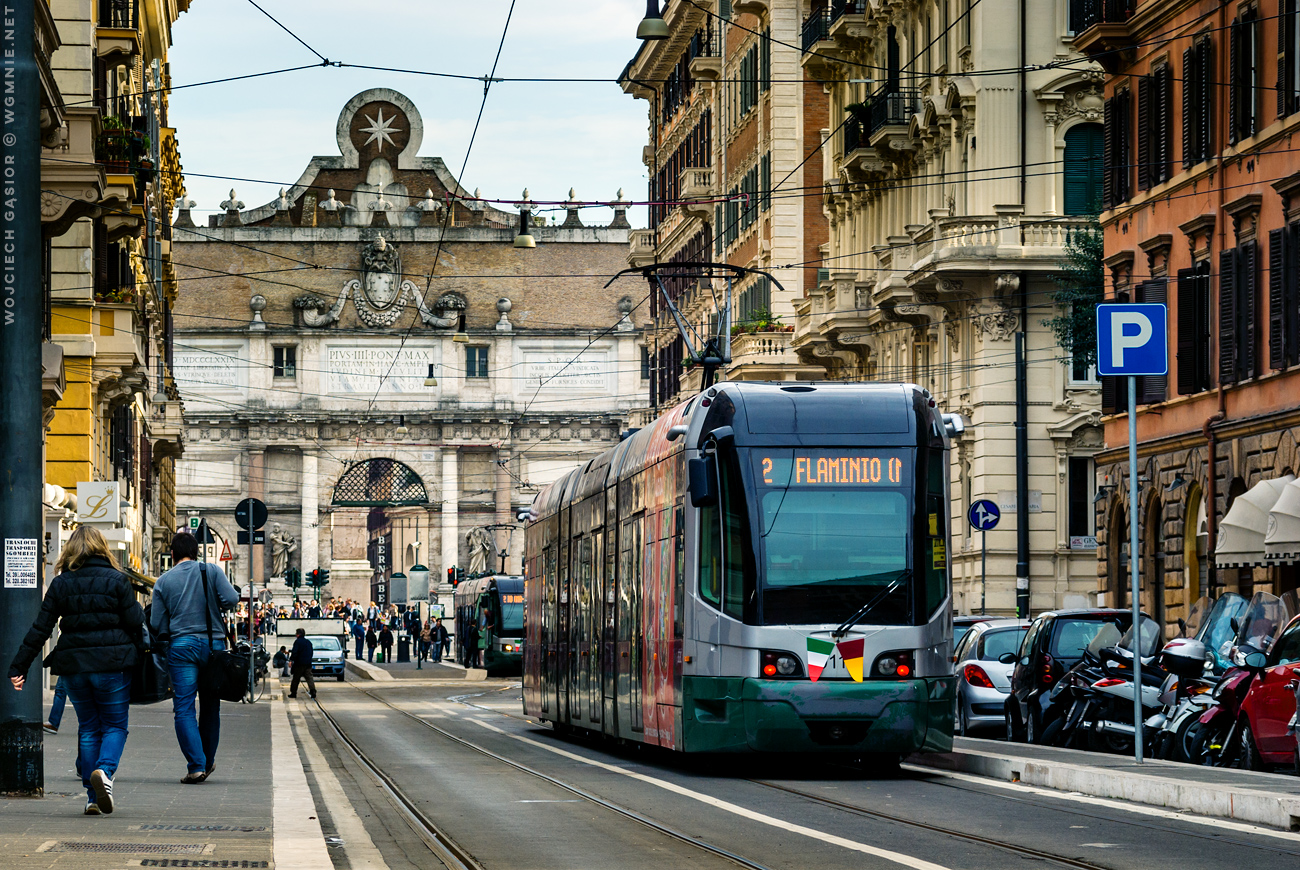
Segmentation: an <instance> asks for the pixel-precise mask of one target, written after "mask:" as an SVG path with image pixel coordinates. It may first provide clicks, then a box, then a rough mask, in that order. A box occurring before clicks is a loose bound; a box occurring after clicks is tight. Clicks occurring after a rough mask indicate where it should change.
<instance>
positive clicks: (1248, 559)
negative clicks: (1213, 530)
mask: <svg viewBox="0 0 1300 870" xmlns="http://www.w3.org/2000/svg"><path fill="white" fill-rule="evenodd" d="M1294 480H1295V475H1293V474H1288V475H1286V476H1285V477H1277V478H1274V479H1272V480H1261V481H1260V482H1259V483H1257V484H1255V485H1254V486H1252V487H1251V488H1250V489H1249V490H1247V491H1246V492H1244V493H1242V494H1241V495H1239V496H1238V497H1237V500H1236V501H1234V502H1233V503H1232V508H1231V509H1230V510H1229V511H1228V515H1227V516H1225V517H1224V518H1223V520H1222V521H1221V522H1220V523H1219V540H1218V543H1217V544H1216V546H1215V548H1214V564H1215V565H1217V566H1218V567H1220V568H1231V567H1233V566H1236V565H1263V564H1264V563H1265V559H1264V538H1265V536H1266V535H1267V534H1268V513H1269V511H1271V510H1272V509H1273V505H1275V504H1277V501H1278V499H1279V498H1280V497H1281V495H1282V490H1284V489H1285V488H1286V487H1287V485H1288V484H1290V483H1292V482H1293V481H1294Z"/></svg>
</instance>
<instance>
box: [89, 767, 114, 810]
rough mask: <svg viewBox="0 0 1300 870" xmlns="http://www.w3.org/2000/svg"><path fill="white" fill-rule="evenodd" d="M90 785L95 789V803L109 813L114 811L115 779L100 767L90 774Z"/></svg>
mask: <svg viewBox="0 0 1300 870" xmlns="http://www.w3.org/2000/svg"><path fill="white" fill-rule="evenodd" d="M90 787H91V788H92V789H94V790H95V803H96V804H98V805H99V811H100V812H101V813H104V814H105V815H107V814H108V813H111V812H113V780H112V779H111V778H110V777H109V776H108V774H106V773H104V771H102V770H100V769H99V768H95V770H94V772H93V773H91V774H90Z"/></svg>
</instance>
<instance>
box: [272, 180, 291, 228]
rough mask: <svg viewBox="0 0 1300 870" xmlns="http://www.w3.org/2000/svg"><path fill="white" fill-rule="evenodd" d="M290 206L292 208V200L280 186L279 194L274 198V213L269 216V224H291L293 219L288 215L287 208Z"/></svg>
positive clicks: (276, 225) (283, 225) (287, 225)
mask: <svg viewBox="0 0 1300 870" xmlns="http://www.w3.org/2000/svg"><path fill="white" fill-rule="evenodd" d="M291 208H293V201H292V200H290V199H289V197H288V195H286V194H285V192H284V188H283V187H282V188H280V195H279V196H278V197H276V199H275V215H274V216H273V217H272V218H271V226H273V227H291V226H293V219H292V218H291V217H290V216H289V209H291Z"/></svg>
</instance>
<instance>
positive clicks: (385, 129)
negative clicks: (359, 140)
mask: <svg viewBox="0 0 1300 870" xmlns="http://www.w3.org/2000/svg"><path fill="white" fill-rule="evenodd" d="M365 119H366V120H367V121H369V122H370V126H369V127H362V128H361V132H362V133H369V134H370V138H369V139H367V140H366V144H367V145H369V144H370V143H371V142H378V143H379V153H380V154H383V153H384V143H385V142H387V143H388V144H389V145H392V146H393V147H394V148H396V147H397V143H396V142H394V141H393V137H392V134H393V133H397V132H399V130H398V129H397V128H396V127H394V126H393V122H394V121H396V120H397V116H396V115H394V116H393V117H391V118H385V117H384V109H383V107H382V106H381V107H380V108H379V111H378V119H375V118H372V117H370V116H369V115H366V116H365Z"/></svg>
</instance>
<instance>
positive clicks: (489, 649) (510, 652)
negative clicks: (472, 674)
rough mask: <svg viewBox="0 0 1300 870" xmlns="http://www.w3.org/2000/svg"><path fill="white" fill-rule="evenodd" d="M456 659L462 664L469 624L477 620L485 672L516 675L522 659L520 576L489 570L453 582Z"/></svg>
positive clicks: (521, 581) (522, 593)
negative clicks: (456, 583)
mask: <svg viewBox="0 0 1300 870" xmlns="http://www.w3.org/2000/svg"><path fill="white" fill-rule="evenodd" d="M453 606H454V607H455V608H456V622H455V626H456V661H458V662H460V663H461V664H466V663H467V662H468V661H469V653H470V649H469V647H468V639H469V636H470V625H471V624H477V625H478V627H479V636H480V637H481V638H483V641H482V643H481V647H482V651H483V660H482V661H483V667H484V668H486V669H487V671H488V673H491V674H501V675H517V674H519V673H520V668H521V666H522V662H523V651H522V648H523V641H524V578H523V577H520V576H517V575H511V574H489V575H486V576H483V577H475V578H474V579H472V580H466V581H464V582H462V583H460V584H458V585H457V586H456V592H455V598H454V602H453Z"/></svg>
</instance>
